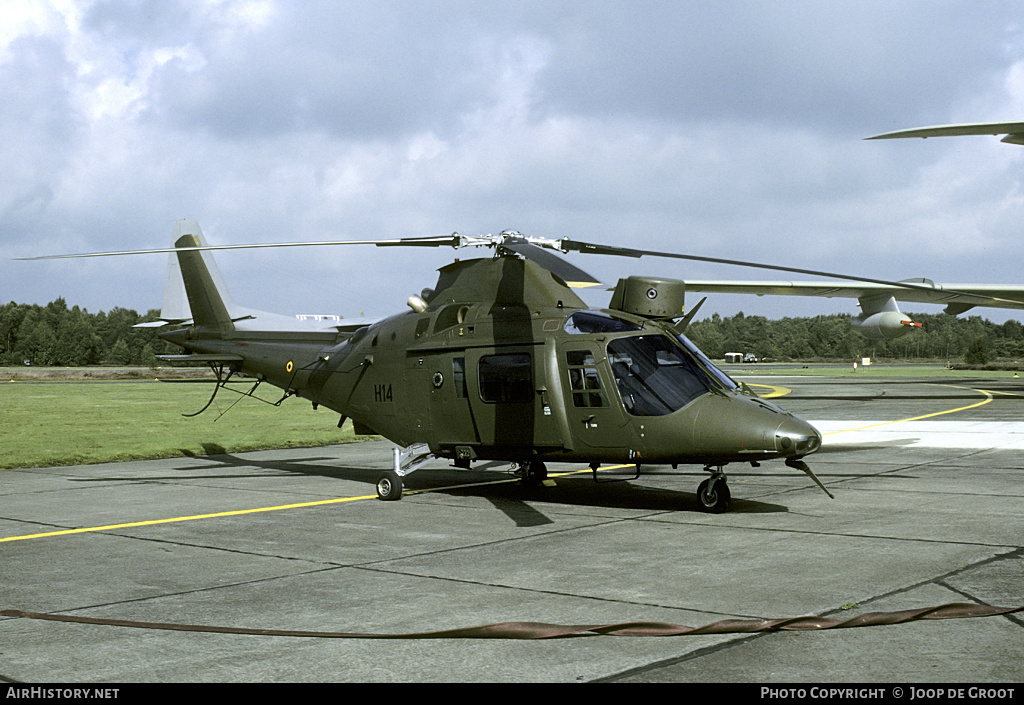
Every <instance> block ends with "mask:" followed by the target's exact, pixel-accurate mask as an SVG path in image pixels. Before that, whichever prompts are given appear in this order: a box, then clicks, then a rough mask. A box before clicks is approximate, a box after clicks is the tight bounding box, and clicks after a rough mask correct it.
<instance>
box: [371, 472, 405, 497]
mask: <svg viewBox="0 0 1024 705" xmlns="http://www.w3.org/2000/svg"><path fill="white" fill-rule="evenodd" d="M377 497H379V498H380V499H383V500H395V499H400V498H401V497H402V478H400V477H399V476H398V473H397V472H395V471H394V470H386V471H385V472H384V473H383V474H381V476H380V478H379V479H378V480H377Z"/></svg>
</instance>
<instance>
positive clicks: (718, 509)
mask: <svg viewBox="0 0 1024 705" xmlns="http://www.w3.org/2000/svg"><path fill="white" fill-rule="evenodd" d="M697 499H698V500H700V506H701V509H703V510H704V511H705V512H711V513H712V514H721V513H722V512H724V511H725V510H727V509H728V508H729V501H730V500H731V499H732V493H731V492H729V486H728V485H727V484H725V480H717V479H713V478H709V479H707V480H704V482H702V483H700V485H699V486H698V487H697Z"/></svg>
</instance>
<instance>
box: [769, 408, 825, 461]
mask: <svg viewBox="0 0 1024 705" xmlns="http://www.w3.org/2000/svg"><path fill="white" fill-rule="evenodd" d="M819 448H821V434H820V433H818V429H816V428H814V426H811V425H810V424H809V423H807V422H806V421H804V420H802V419H798V418H796V417H795V416H791V417H789V418H788V419H786V420H785V421H783V422H782V423H780V424H779V427H778V428H777V429H775V449H776V450H777V451H779V452H780V453H783V454H785V455H788V456H794V457H802V456H804V455H809V454H811V453H813V452H815V451H816V450H818V449H819Z"/></svg>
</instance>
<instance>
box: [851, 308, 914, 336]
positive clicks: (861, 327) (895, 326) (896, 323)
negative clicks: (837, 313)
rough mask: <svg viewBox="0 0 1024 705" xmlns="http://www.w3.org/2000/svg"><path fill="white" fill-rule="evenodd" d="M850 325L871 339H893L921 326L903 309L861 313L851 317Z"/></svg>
mask: <svg viewBox="0 0 1024 705" xmlns="http://www.w3.org/2000/svg"><path fill="white" fill-rule="evenodd" d="M850 325H851V326H853V328H854V330H856V331H857V332H858V333H860V334H861V335H863V336H864V337H865V338H870V339H871V340H892V339H893V338H899V337H900V336H903V335H906V334H907V333H909V332H910V331H912V330H914V329H915V328H920V327H921V324H920V323H915V322H914V321H912V320H911V319H910V316H908V315H907V314H905V313H903V312H902V311H881V312H879V313H872V314H861V315H860V316H857V317H856V318H852V319H850Z"/></svg>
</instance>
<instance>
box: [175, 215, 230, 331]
mask: <svg viewBox="0 0 1024 705" xmlns="http://www.w3.org/2000/svg"><path fill="white" fill-rule="evenodd" d="M205 244H207V243H206V240H205V238H204V237H203V232H202V230H200V229H199V223H197V222H196V221H195V220H193V219H192V218H182V219H180V220H177V221H175V223H174V246H175V247H199V246H202V245H205ZM182 294H184V296H183V295H182ZM186 300H187V302H188V308H189V311H190V312H191V318H192V321H193V322H194V323H195V325H197V326H209V327H211V328H219V329H222V330H225V331H230V330H234V322H233V321H234V320H237V319H238V318H239V317H240V316H235V315H232V311H235V310H236V306H235V304H234V302H233V301H232V300H231V296H230V295H229V294H228V291H227V287H226V286H225V285H224V280H223V279H222V278H221V276H220V270H218V269H217V265H216V264H215V263H214V261H213V256H212V255H211V254H210V253H209V252H208V251H199V252H196V251H194V250H193V251H179V252H177V253H175V254H174V255H172V256H171V261H170V263H169V264H168V266H167V285H166V288H165V289H164V306H165V307H169V310H165V309H161V311H160V315H161V318H163V319H165V320H168V319H174V318H184V317H183V314H184V313H185V311H184V309H185V301H186ZM241 317H244V316H241Z"/></svg>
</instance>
